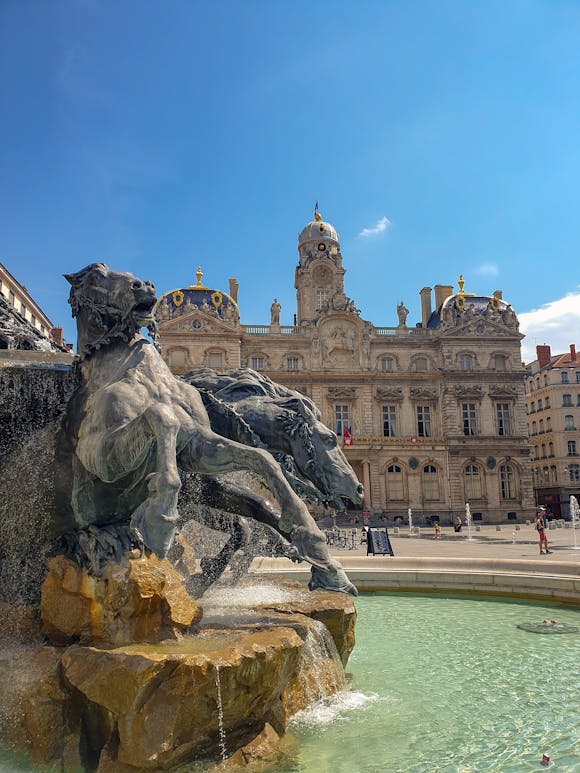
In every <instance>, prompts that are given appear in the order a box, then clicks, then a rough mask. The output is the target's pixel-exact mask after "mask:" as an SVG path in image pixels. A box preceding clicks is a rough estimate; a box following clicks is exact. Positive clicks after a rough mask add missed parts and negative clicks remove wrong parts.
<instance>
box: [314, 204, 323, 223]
mask: <svg viewBox="0 0 580 773" xmlns="http://www.w3.org/2000/svg"><path fill="white" fill-rule="evenodd" d="M314 219H315V220H316V222H317V223H320V221H321V220H322V215H321V214H320V212H319V211H318V201H317V202H316V206H315V207H314Z"/></svg>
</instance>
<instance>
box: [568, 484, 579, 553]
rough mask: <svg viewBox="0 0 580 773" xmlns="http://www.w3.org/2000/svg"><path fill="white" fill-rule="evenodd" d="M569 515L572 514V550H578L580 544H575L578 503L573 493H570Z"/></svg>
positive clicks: (577, 524)
mask: <svg viewBox="0 0 580 773" xmlns="http://www.w3.org/2000/svg"><path fill="white" fill-rule="evenodd" d="M570 515H571V516H572V534H573V535H574V546H573V548H572V550H580V545H577V544H576V529H577V527H578V526H580V505H579V504H578V500H577V499H576V497H575V496H574V494H571V495H570Z"/></svg>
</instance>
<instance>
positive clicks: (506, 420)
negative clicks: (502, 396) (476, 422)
mask: <svg viewBox="0 0 580 773" xmlns="http://www.w3.org/2000/svg"><path fill="white" fill-rule="evenodd" d="M495 413H496V417H497V434H498V435H511V424H510V406H509V403H496V404H495Z"/></svg>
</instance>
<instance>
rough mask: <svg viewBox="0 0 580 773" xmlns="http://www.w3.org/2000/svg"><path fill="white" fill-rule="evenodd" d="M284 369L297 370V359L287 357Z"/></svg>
mask: <svg viewBox="0 0 580 773" xmlns="http://www.w3.org/2000/svg"><path fill="white" fill-rule="evenodd" d="M286 367H287V368H288V370H298V357H287V358H286Z"/></svg>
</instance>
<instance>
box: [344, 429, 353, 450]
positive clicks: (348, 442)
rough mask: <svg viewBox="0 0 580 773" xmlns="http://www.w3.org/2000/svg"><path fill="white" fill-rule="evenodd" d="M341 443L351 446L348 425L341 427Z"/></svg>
mask: <svg viewBox="0 0 580 773" xmlns="http://www.w3.org/2000/svg"><path fill="white" fill-rule="evenodd" d="M342 445H343V446H351V445H352V435H351V433H350V429H349V428H348V427H343V429H342Z"/></svg>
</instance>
